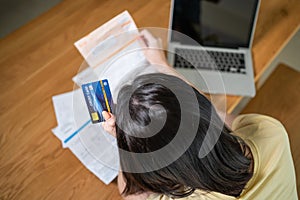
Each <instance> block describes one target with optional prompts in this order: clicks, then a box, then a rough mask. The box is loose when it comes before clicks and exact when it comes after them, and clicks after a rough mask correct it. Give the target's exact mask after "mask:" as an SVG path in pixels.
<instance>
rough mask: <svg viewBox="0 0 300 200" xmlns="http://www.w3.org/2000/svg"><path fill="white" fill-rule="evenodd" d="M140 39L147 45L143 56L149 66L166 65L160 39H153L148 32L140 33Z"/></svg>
mask: <svg viewBox="0 0 300 200" xmlns="http://www.w3.org/2000/svg"><path fill="white" fill-rule="evenodd" d="M141 35H142V38H143V40H144V42H145V43H146V45H147V47H148V48H147V49H146V50H145V51H144V54H145V56H146V58H147V60H148V61H149V62H150V63H151V64H157V65H163V66H164V65H167V66H168V64H167V60H166V56H165V54H164V49H163V46H162V41H161V39H160V38H155V37H154V36H153V35H152V34H151V33H150V32H149V31H148V30H146V29H145V30H142V31H141Z"/></svg>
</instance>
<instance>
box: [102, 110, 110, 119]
mask: <svg viewBox="0 0 300 200" xmlns="http://www.w3.org/2000/svg"><path fill="white" fill-rule="evenodd" d="M102 116H103V117H104V119H105V121H106V120H108V119H109V118H110V117H111V115H110V114H109V113H108V112H107V111H103V112H102Z"/></svg>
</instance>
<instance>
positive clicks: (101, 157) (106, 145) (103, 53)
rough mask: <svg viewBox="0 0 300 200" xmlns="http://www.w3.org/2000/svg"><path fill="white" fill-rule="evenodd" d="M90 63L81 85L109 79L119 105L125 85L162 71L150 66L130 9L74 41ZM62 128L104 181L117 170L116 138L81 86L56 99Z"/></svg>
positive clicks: (59, 132)
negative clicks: (96, 118) (93, 115)
mask: <svg viewBox="0 0 300 200" xmlns="http://www.w3.org/2000/svg"><path fill="white" fill-rule="evenodd" d="M74 45H75V46H76V48H77V49H78V51H79V52H80V53H81V55H82V56H83V58H84V61H85V62H86V63H87V66H85V68H84V69H83V70H81V71H80V73H78V74H77V75H76V76H74V77H73V81H74V82H75V83H76V84H77V85H78V86H79V87H81V85H82V84H86V83H90V82H95V81H99V80H103V79H107V80H108V82H109V84H110V90H111V94H112V100H113V103H114V104H117V96H118V92H119V90H120V88H122V86H124V85H125V84H128V83H130V82H131V81H132V80H133V79H134V78H135V77H137V76H138V75H141V74H146V73H154V72H157V70H156V69H155V68H153V67H151V65H149V63H148V61H147V59H146V58H145V55H144V52H143V49H144V48H146V45H145V43H144V40H143V39H142V37H141V35H140V33H139V31H138V29H137V27H136V25H135V23H134V21H133V19H132V17H131V16H130V15H129V13H128V12H127V11H125V12H123V13H121V14H120V15H118V16H116V17H115V18H113V19H112V20H110V21H109V22H107V23H105V24H104V25H102V26H101V27H99V28H97V29H96V30H95V31H93V32H92V33H90V34H88V35H87V36H85V37H83V38H82V39H80V40H79V41H77V42H75V44H74ZM52 100H53V105H54V111H55V114H56V118H57V124H58V126H57V127H55V128H53V129H52V132H53V134H54V135H55V136H56V137H57V138H58V139H59V140H60V141H61V142H62V146H63V148H69V149H70V150H71V151H72V152H73V154H74V155H75V156H76V157H77V158H78V159H79V160H80V161H81V163H82V164H83V165H85V166H86V167H87V168H88V169H89V170H90V171H91V172H92V173H94V174H95V175H96V176H97V177H98V178H99V179H100V180H102V181H103V182H104V183H105V184H109V183H110V182H111V181H112V180H113V179H114V178H115V177H116V176H117V174H118V171H119V169H120V166H119V154H118V148H117V142H116V139H115V138H114V137H113V136H111V135H110V134H108V133H106V132H105V131H104V130H103V129H102V126H101V125H100V124H93V123H92V122H91V119H90V116H89V112H88V109H87V106H86V103H85V101H84V96H83V92H82V91H81V90H80V89H77V90H74V91H71V92H67V93H64V94H60V95H57V96H54V97H53V98H52Z"/></svg>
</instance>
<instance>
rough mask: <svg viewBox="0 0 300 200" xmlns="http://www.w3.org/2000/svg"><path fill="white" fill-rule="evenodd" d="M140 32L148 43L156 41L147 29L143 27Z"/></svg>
mask: <svg viewBox="0 0 300 200" xmlns="http://www.w3.org/2000/svg"><path fill="white" fill-rule="evenodd" d="M141 33H142V34H143V35H144V38H145V39H146V40H147V43H148V44H153V43H155V42H156V38H155V37H154V36H153V35H152V34H151V33H150V32H149V31H148V30H146V29H144V30H142V31H141ZM150 46H151V45H150Z"/></svg>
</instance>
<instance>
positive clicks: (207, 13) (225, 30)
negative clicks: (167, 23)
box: [171, 0, 258, 48]
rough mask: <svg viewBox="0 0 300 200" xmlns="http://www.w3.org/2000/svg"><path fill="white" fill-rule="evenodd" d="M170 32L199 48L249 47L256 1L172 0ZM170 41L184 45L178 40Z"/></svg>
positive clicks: (177, 38)
mask: <svg viewBox="0 0 300 200" xmlns="http://www.w3.org/2000/svg"><path fill="white" fill-rule="evenodd" d="M173 3H174V5H173V6H174V7H173V19H172V29H173V30H176V31H179V32H181V33H183V34H185V35H187V36H189V37H191V38H193V39H194V40H196V41H197V42H198V43H199V44H201V45H203V46H211V47H227V48H237V47H245V48H247V47H249V45H250V39H251V32H252V27H253V23H254V18H255V13H256V9H257V4H258V0H174V2H173ZM171 40H172V41H175V42H180V43H181V44H185V41H181V39H180V38H179V37H176V36H175V35H172V36H171Z"/></svg>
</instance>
